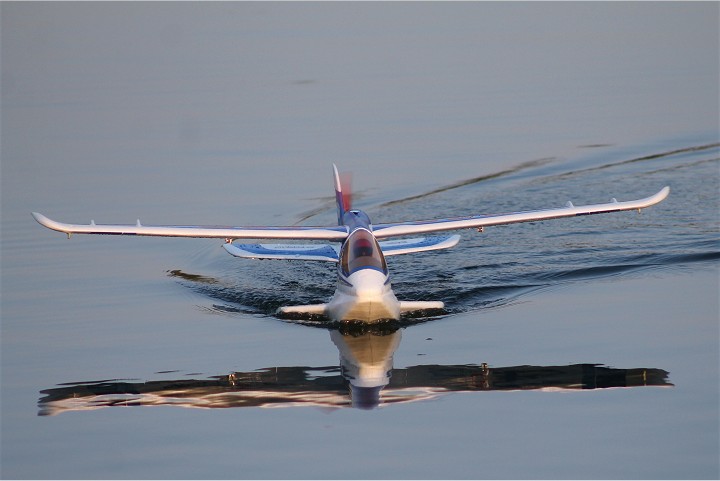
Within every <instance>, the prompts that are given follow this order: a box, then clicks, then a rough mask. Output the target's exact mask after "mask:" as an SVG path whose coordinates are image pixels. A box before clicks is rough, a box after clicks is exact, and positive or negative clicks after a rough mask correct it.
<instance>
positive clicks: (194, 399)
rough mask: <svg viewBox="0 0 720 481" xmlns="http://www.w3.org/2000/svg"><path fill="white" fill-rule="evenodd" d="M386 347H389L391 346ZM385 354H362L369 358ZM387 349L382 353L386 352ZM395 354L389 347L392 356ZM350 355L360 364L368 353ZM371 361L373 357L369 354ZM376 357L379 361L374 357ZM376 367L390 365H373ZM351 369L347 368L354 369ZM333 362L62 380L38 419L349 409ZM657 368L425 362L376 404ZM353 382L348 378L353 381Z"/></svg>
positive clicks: (588, 383) (582, 385)
mask: <svg viewBox="0 0 720 481" xmlns="http://www.w3.org/2000/svg"><path fill="white" fill-rule="evenodd" d="M392 347H393V346H390V349H389V350H390V351H392ZM368 354H370V355H371V356H372V355H377V354H383V353H382V352H381V351H376V352H375V353H364V354H363V356H365V357H367V355H368ZM387 354H388V353H387V352H385V355H387ZM389 354H390V355H392V352H390V353H389ZM365 357H364V358H362V359H361V358H360V356H357V357H355V358H354V359H355V361H361V362H357V365H358V366H357V368H355V370H354V371H350V372H354V373H357V372H358V371H357V369H362V366H363V365H365V364H366V362H367V359H366V358H365ZM371 360H373V359H372V358H371ZM377 360H378V361H381V359H377ZM378 367H379V368H380V369H379V371H380V372H383V373H384V372H385V371H386V370H387V369H388V368H389V367H390V366H389V365H384V364H383V363H382V362H379V363H378ZM351 369H352V368H351ZM341 372H343V371H342V370H341V369H340V368H339V367H337V366H322V367H307V366H297V367H272V368H265V369H260V370H257V371H250V372H235V373H232V374H230V375H228V376H214V377H210V378H207V379H187V378H186V377H182V378H179V379H170V380H162V381H148V382H130V381H124V380H105V381H97V382H81V383H73V384H63V385H62V386H61V387H56V388H52V389H45V390H43V391H41V393H42V394H44V396H43V397H42V398H41V399H40V400H39V402H38V407H39V408H40V412H39V414H40V415H41V416H49V415H55V414H60V413H62V412H68V411H88V410H95V409H100V408H105V407H113V406H123V407H125V406H174V407H186V408H204V409H212V408H239V407H298V406H316V407H325V408H347V407H352V406H354V405H355V404H354V403H353V401H352V400H351V399H350V393H349V391H348V389H347V386H346V381H345V380H344V378H343V376H342V375H341ZM667 378H668V373H667V371H664V370H662V369H654V368H636V369H616V368H609V367H604V366H601V365H597V364H574V365H569V366H515V367H496V368H493V367H488V366H487V365H480V366H478V365H473V364H467V365H450V366H442V365H425V366H412V367H408V368H405V369H394V370H393V371H392V375H391V376H390V384H389V385H388V386H387V387H386V388H385V389H384V390H383V391H382V393H381V395H380V397H379V398H378V402H379V403H380V404H386V405H387V404H395V403H407V402H413V401H420V400H424V399H433V398H435V397H437V396H439V395H442V394H444V393H449V392H476V391H516V390H540V391H550V392H552V391H565V390H570V391H575V390H588V389H605V388H614V387H627V388H630V387H642V386H659V387H671V386H672V384H671V383H670V382H669V381H668V379H667ZM351 382H352V381H351Z"/></svg>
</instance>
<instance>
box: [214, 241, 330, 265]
mask: <svg viewBox="0 0 720 481" xmlns="http://www.w3.org/2000/svg"><path fill="white" fill-rule="evenodd" d="M223 247H224V248H225V250H226V251H228V252H229V253H230V254H231V255H233V256H235V257H244V258H247V259H289V260H299V261H328V262H337V261H338V252H337V250H335V248H334V247H333V246H331V245H329V244H232V243H227V244H224V245H223Z"/></svg>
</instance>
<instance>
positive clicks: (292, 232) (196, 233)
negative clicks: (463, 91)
mask: <svg viewBox="0 0 720 481" xmlns="http://www.w3.org/2000/svg"><path fill="white" fill-rule="evenodd" d="M33 217H35V220H36V221H38V222H39V223H40V224H42V225H44V226H45V227H47V228H48V229H52V230H56V231H60V232H65V233H66V234H67V235H68V236H70V235H71V234H106V235H141V236H160V237H208V238H220V239H307V240H325V241H338V242H340V241H343V240H345V238H346V237H347V235H348V233H347V228H346V227H345V226H335V227H222V226H153V225H142V224H140V221H138V222H137V223H136V224H135V225H132V224H130V225H111V224H95V223H94V222H91V223H90V224H64V223H62V222H57V221H54V220H52V219H49V218H47V217H45V216H44V215H42V214H38V213H37V212H33Z"/></svg>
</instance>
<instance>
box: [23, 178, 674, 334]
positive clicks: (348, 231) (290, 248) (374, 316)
mask: <svg viewBox="0 0 720 481" xmlns="http://www.w3.org/2000/svg"><path fill="white" fill-rule="evenodd" d="M333 175H334V181H335V199H336V205H337V215H338V224H337V225H336V226H325V227H304V226H303V227H297V226H296V227H215V226H213V227H203V226H149V225H142V224H141V223H140V221H139V220H138V221H137V223H136V224H135V225H110V224H95V222H94V221H91V222H90V224H65V223H61V222H56V221H54V220H51V219H49V218H47V217H45V216H44V215H42V214H38V213H36V212H33V217H34V218H35V220H37V221H38V222H39V223H40V224H42V225H43V226H45V227H47V228H49V229H52V230H56V231H59V232H64V233H66V234H67V235H68V238H69V237H70V236H71V235H72V234H106V235H140V236H162V237H200V238H224V239H225V244H224V246H223V247H224V248H225V250H226V251H227V252H228V253H230V254H231V255H233V256H235V257H243V258H250V259H292V260H305V261H327V262H335V263H337V288H336V290H335V294H334V295H333V297H332V298H331V299H330V301H329V302H328V303H325V304H313V305H303V306H287V307H281V308H280V309H279V310H278V314H282V315H299V316H325V317H328V318H329V319H331V320H333V321H362V322H368V323H373V322H378V321H381V320H386V319H399V318H400V316H401V314H403V313H406V312H412V311H425V310H433V309H442V308H443V307H444V303H443V302H442V301H398V299H397V297H396V296H395V293H394V292H393V290H392V287H391V285H390V273H389V271H388V267H387V264H386V262H385V257H387V256H392V255H399V254H410V253H415V252H424V251H430V250H437V249H447V248H449V247H453V246H455V245H456V244H457V243H458V241H459V240H460V236H459V235H457V234H453V235H442V236H424V237H415V238H409V239H408V238H401V239H392V238H394V237H405V236H411V235H418V234H427V233H433V232H443V231H453V230H459V229H470V228H474V229H478V230H479V231H481V232H482V230H483V228H485V227H489V226H496V225H504V224H514V223H519V222H533V221H542V220H549V219H559V218H562V217H574V216H581V215H592V214H605V213H609V212H617V211H626V210H637V211H638V212H639V211H640V210H641V209H644V208H646V207H650V206H652V205H655V204H657V203H659V202H661V201H662V200H663V199H665V198H666V197H667V196H668V194H669V193H670V188H669V187H664V188H663V189H662V190H660V191H659V192H658V193H657V194H655V195H652V196H650V197H646V198H644V199H639V200H633V201H625V202H618V201H617V200H616V199H612V200H611V202H609V203H606V204H594V205H586V206H574V205H573V204H572V203H571V202H568V203H567V204H566V205H565V207H562V208H557V209H545V210H533V211H526V212H514V213H510V214H499V215H478V216H469V217H455V218H449V219H436V220H427V221H411V222H399V223H388V224H373V223H372V222H371V221H370V218H369V217H368V215H367V214H366V213H365V212H363V211H361V210H356V209H352V206H351V196H350V192H349V184H348V183H347V182H343V181H342V180H341V177H340V175H339V174H338V170H337V167H336V166H335V165H334V164H333ZM236 239H275V240H278V239H280V240H288V239H291V240H310V241H325V242H333V243H334V244H316V243H304V244H235V243H234V241H235V240H236Z"/></svg>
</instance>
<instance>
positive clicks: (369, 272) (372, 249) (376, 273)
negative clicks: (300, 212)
mask: <svg viewBox="0 0 720 481" xmlns="http://www.w3.org/2000/svg"><path fill="white" fill-rule="evenodd" d="M342 220H343V224H344V225H346V226H347V227H348V232H349V235H348V237H347V239H346V240H345V241H344V242H343V244H342V247H341V249H340V259H339V262H338V265H337V289H336V291H335V295H334V296H333V297H332V299H331V300H330V302H329V303H328V304H327V307H326V312H325V314H326V315H327V316H328V317H330V318H331V319H333V320H360V321H365V322H372V321H377V320H380V319H398V318H399V317H400V310H401V309H400V302H399V301H398V299H397V297H395V293H394V292H393V291H392V287H391V285H390V273H389V271H388V268H387V264H386V262H385V256H384V255H383V252H382V249H381V248H380V244H378V242H377V240H376V239H375V236H374V235H373V233H372V227H371V226H370V218H369V217H368V216H367V214H365V213H364V212H362V211H359V210H351V211H347V212H345V213H344V215H343V217H342Z"/></svg>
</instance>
